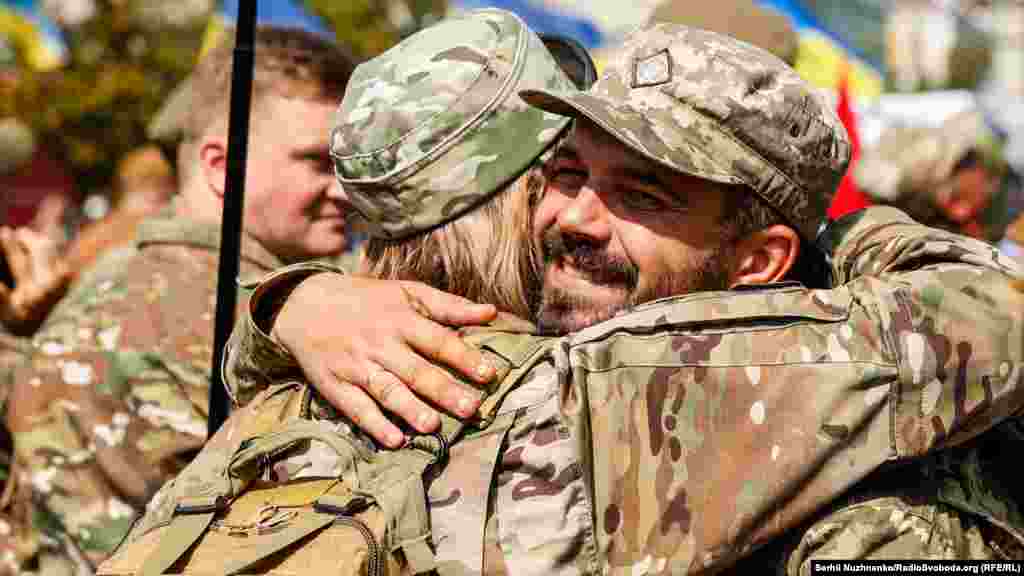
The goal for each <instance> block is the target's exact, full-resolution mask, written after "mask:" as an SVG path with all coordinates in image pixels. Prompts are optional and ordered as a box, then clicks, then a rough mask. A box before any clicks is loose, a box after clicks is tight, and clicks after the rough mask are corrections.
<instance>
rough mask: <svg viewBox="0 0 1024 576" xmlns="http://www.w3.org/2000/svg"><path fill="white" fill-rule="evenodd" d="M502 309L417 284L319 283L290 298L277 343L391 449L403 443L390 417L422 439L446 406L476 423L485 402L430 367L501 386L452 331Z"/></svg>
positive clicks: (331, 279)
mask: <svg viewBox="0 0 1024 576" xmlns="http://www.w3.org/2000/svg"><path fill="white" fill-rule="evenodd" d="M496 314H497V310H496V309H495V308H494V306H491V305H484V304H476V303H474V302H471V301H469V300H466V299H465V298H461V297H458V296H453V295H451V294H448V293H446V292H441V291H439V290H436V289H434V288H431V287H430V286H427V285H425V284H421V283H418V282H402V281H393V280H375V279H369V278H358V277H353V276H343V275H340V274H329V273H327V274H316V275H314V276H311V277H309V278H307V279H305V280H303V281H302V283H300V284H299V285H298V286H297V287H296V288H295V290H294V291H293V292H292V293H291V295H289V297H288V299H287V300H286V302H285V304H284V305H283V306H282V308H281V310H280V312H279V313H278V315H277V318H276V320H275V321H274V325H273V328H272V330H271V335H272V336H273V337H274V338H275V339H276V340H277V341H278V342H280V343H281V344H282V345H283V346H284V347H285V348H287V349H288V350H289V351H290V352H291V353H292V354H294V355H295V358H296V359H297V360H298V363H299V365H300V366H301V367H302V369H303V371H304V372H305V374H306V377H307V378H309V380H310V381H311V382H312V383H313V385H314V386H315V387H316V388H317V390H319V391H320V393H321V394H323V396H324V397H325V398H326V399H327V400H328V401H329V402H330V403H331V404H333V405H334V406H335V407H336V408H338V409H339V410H340V411H341V412H342V413H343V414H345V415H346V416H347V417H349V418H350V419H351V420H352V421H353V422H355V423H356V424H357V425H358V426H359V427H360V428H362V429H363V430H364V431H365V432H367V433H368V434H370V435H371V436H373V437H374V438H376V439H377V441H379V442H381V443H383V444H384V445H386V446H391V447H396V446H399V445H401V443H402V442H404V440H405V438H404V435H403V434H402V432H401V430H400V429H399V428H398V427H397V426H395V424H394V423H392V422H391V421H390V420H388V418H387V417H385V416H384V413H383V412H382V410H381V409H382V408H383V409H384V410H387V411H389V412H391V413H393V414H396V415H397V416H398V417H400V418H402V419H403V420H405V421H406V422H408V423H409V424H410V425H411V426H412V427H413V428H415V429H416V430H418V431H420V432H432V431H433V430H435V429H436V428H437V427H438V425H439V424H440V420H439V416H438V412H437V411H436V409H435V408H434V407H435V406H436V407H440V408H441V409H444V410H446V411H448V412H449V413H451V414H454V415H456V416H460V417H466V416H470V415H472V414H473V413H474V412H475V411H476V409H477V408H478V407H479V404H480V394H479V393H478V392H477V391H476V390H473V389H471V388H469V387H467V386H465V385H463V384H461V383H459V382H458V381H456V380H455V379H454V378H453V377H452V376H451V375H450V374H448V373H447V372H446V371H445V370H444V369H442V368H440V367H438V366H436V365H434V364H432V363H431V360H433V361H436V362H438V363H439V364H442V365H444V366H447V367H449V368H451V369H452V370H453V371H455V372H456V373H458V374H462V375H464V376H466V377H467V378H468V379H470V380H471V381H474V382H477V383H480V384H486V383H488V382H490V381H491V380H493V378H494V377H495V372H494V368H493V367H492V366H491V365H490V364H489V363H487V361H486V360H485V359H484V357H483V355H482V354H481V353H480V352H479V351H478V350H476V349H475V348H473V347H472V346H469V345H467V344H466V343H465V342H463V341H462V339H461V338H460V337H459V336H458V335H457V334H456V332H455V331H454V330H452V329H451V328H448V327H447V326H468V325H477V324H483V323H486V322H489V321H491V320H493V319H494V317H495V315H496Z"/></svg>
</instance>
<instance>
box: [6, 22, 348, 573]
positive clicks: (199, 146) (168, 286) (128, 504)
mask: <svg viewBox="0 0 1024 576" xmlns="http://www.w3.org/2000/svg"><path fill="white" fill-rule="evenodd" d="M224 38H225V41H223V42H221V43H220V44H219V45H217V46H216V47H214V48H213V49H212V50H211V51H210V52H209V53H208V54H207V55H206V56H205V57H204V58H203V59H202V60H201V61H200V63H199V64H198V65H197V67H196V69H195V71H194V78H195V79H196V81H195V82H194V83H193V84H192V94H191V103H190V106H189V107H188V114H187V116H186V117H185V118H184V122H183V124H182V128H183V139H182V142H181V144H180V145H179V146H178V149H177V161H178V176H179V179H180V180H179V182H180V190H179V194H178V195H177V196H176V197H175V198H174V202H173V204H172V205H171V206H170V207H169V208H168V209H167V210H166V211H163V212H161V213H160V214H159V215H158V216H156V217H154V218H150V219H148V220H145V221H144V222H143V223H142V224H141V225H140V226H139V228H138V232H137V235H136V237H135V242H134V246H133V249H132V250H128V251H121V250H119V251H114V252H112V253H110V254H108V256H107V257H105V258H101V259H100V261H98V262H97V263H96V269H95V270H93V271H92V272H90V274H89V276H88V281H87V282H83V283H79V284H77V285H76V286H75V287H74V288H73V289H72V290H71V292H70V293H69V294H68V296H67V297H66V298H65V299H64V300H63V301H62V302H61V303H60V304H59V305H58V307H57V308H56V309H55V310H54V312H53V313H52V314H51V316H50V318H49V319H48V320H47V322H46V324H45V325H44V326H43V327H42V328H41V330H40V331H39V332H38V333H37V334H36V337H35V339H34V341H33V353H32V357H31V358H30V360H29V361H26V362H25V363H24V364H22V365H20V366H18V367H17V368H16V369H15V375H14V382H15V384H14V387H13V389H12V392H11V394H12V396H11V397H12V401H11V402H10V403H9V405H8V411H7V423H8V426H9V428H10V430H11V433H12V435H13V437H14V446H15V454H16V457H17V465H18V467H19V473H18V475H17V477H16V480H17V481H18V482H19V484H22V485H24V486H27V487H31V492H32V497H33V500H34V502H35V503H36V504H38V506H39V511H38V513H36V514H34V515H33V517H34V522H35V524H34V526H33V527H34V528H35V529H37V530H39V531H40V532H41V533H42V534H43V540H41V541H42V542H45V543H46V546H45V547H44V549H43V550H41V551H40V554H39V556H38V561H39V563H40V566H44V565H47V566H49V567H50V568H51V569H55V567H59V566H64V567H65V568H66V569H71V568H73V566H68V564H69V563H70V564H72V565H77V566H78V567H79V568H80V569H83V570H86V571H89V570H91V569H92V566H94V565H95V562H97V561H98V560H100V559H102V558H104V557H105V556H106V555H107V554H108V553H109V551H110V550H111V549H112V548H113V546H115V545H116V544H117V543H118V542H119V541H120V539H121V538H122V537H123V536H124V534H125V533H126V532H127V529H128V527H129V525H130V524H131V522H132V519H133V518H134V516H135V513H136V512H137V511H139V510H141V508H142V507H143V506H144V505H145V503H146V502H147V501H148V499H149V497H150V496H151V495H152V493H153V492H154V491H155V490H156V489H157V488H158V487H159V486H160V485H161V484H162V483H163V482H164V481H165V480H166V479H167V478H169V477H171V476H172V475H173V474H175V473H176V472H177V471H178V470H179V469H180V468H181V467H182V466H183V465H184V464H185V463H187V462H188V461H189V459H190V457H191V455H192V453H193V452H194V451H195V450H197V449H198V448H199V447H200V446H202V444H203V442H204V440H205V438H206V412H207V406H208V393H209V380H208V378H209V374H210V360H211V357H212V340H213V318H214V306H215V294H216V287H217V265H218V249H219V241H220V227H219V224H220V221H221V213H222V204H223V196H224V193H225V186H226V182H225V176H226V171H227V130H228V115H229V110H228V107H229V100H230V98H229V97H230V92H231V90H230V82H231V77H232V74H231V69H232V49H233V42H231V41H230V40H231V39H233V38H234V35H233V34H227V35H225V37H224ZM255 51H256V52H255V72H254V80H253V97H252V106H253V113H252V122H251V124H250V136H249V152H248V170H247V173H246V178H247V180H246V188H245V190H246V202H245V209H246V210H245V214H244V224H245V232H244V234H243V238H242V250H241V255H240V257H241V274H242V275H243V277H245V276H252V275H254V274H261V273H263V272H265V271H267V270H270V269H272V268H274V267H277V266H280V265H282V264H284V263H287V262H294V261H298V260H302V259H309V258H319V257H333V256H335V255H337V254H339V253H341V252H342V250H343V249H344V248H345V246H346V236H345V224H346V216H347V213H348V204H347V201H346V198H345V197H344V195H343V192H342V190H341V188H340V186H339V185H338V183H337V181H336V180H335V178H334V173H333V165H332V163H331V161H330V156H329V154H328V134H329V130H330V127H331V120H332V118H333V114H334V111H335V108H336V106H337V103H338V101H339V100H340V99H341V97H342V95H343V94H344V88H345V85H346V83H347V81H348V78H349V76H350V74H351V71H352V69H353V67H354V62H353V61H352V60H351V59H350V58H349V57H348V56H347V55H346V54H345V53H343V51H342V50H340V49H339V48H338V47H337V46H335V45H334V44H331V43H330V42H328V41H325V40H323V39H321V38H319V37H317V36H315V35H313V34H311V33H308V32H305V31H301V30H297V29H286V28H276V27H262V28H259V29H258V30H257V33H256V41H255ZM240 305H244V299H241V300H240Z"/></svg>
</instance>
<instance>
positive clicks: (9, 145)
mask: <svg viewBox="0 0 1024 576" xmlns="http://www.w3.org/2000/svg"><path fill="white" fill-rule="evenodd" d="M35 153H36V139H35V136H33V135H32V131H31V130H29V128H28V126H26V125H25V124H24V123H22V122H21V121H20V120H18V119H16V118H2V119H0V175H2V174H11V173H13V172H16V171H17V170H18V169H19V168H21V167H22V166H23V165H24V164H25V163H26V162H28V161H29V160H31V159H32V155H33V154H35Z"/></svg>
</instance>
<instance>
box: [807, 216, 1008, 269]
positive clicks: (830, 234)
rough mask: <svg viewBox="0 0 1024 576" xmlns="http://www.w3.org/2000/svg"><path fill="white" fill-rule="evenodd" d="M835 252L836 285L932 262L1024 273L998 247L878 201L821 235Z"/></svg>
mask: <svg viewBox="0 0 1024 576" xmlns="http://www.w3.org/2000/svg"><path fill="white" fill-rule="evenodd" d="M820 242H821V244H822V245H823V248H825V250H826V252H828V253H830V254H831V255H832V267H833V274H834V276H835V279H836V284H837V285H841V284H846V283H848V282H850V281H853V280H855V279H857V278H861V277H865V276H878V275H881V274H887V273H898V272H902V271H909V270H913V269H915V268H920V267H923V266H927V265H931V264H943V263H945V264H962V265H968V266H974V267H978V268H986V269H990V270H994V271H997V272H1001V273H1003V274H1006V275H1008V276H1014V277H1017V278H1021V277H1022V272H1021V268H1020V266H1019V264H1018V263H1017V262H1016V261H1015V260H1013V259H1012V258H1009V257H1008V256H1006V255H1005V254H1003V253H1002V252H1000V251H999V250H998V249H997V248H996V247H995V246H993V245H991V244H988V243H986V242H982V241H980V240H975V239H972V238H967V237H965V236H960V235H957V234H953V233H951V232H946V231H944V230H939V229H937V228H929V227H927V226H923V225H921V224H918V223H917V222H915V221H914V220H912V219H911V218H910V217H909V216H907V215H906V214H905V213H904V212H901V211H900V210H898V209H896V208H892V207H888V206H877V207H872V208H868V209H865V210H861V211H859V212H855V213H853V214H849V215H847V216H845V217H843V218H841V219H840V220H838V221H837V222H835V223H833V224H832V225H831V226H830V227H829V229H828V231H827V232H826V233H825V234H824V235H823V237H822V238H821V240H820Z"/></svg>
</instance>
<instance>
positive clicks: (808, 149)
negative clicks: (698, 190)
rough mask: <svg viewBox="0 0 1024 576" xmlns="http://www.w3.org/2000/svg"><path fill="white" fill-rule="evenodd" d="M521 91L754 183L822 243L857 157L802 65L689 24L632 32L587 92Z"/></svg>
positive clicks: (681, 160) (648, 146)
mask: <svg viewBox="0 0 1024 576" xmlns="http://www.w3.org/2000/svg"><path fill="white" fill-rule="evenodd" d="M521 95H522V96H523V98H524V99H525V100H526V101H527V102H530V103H531V104H534V105H535V106H538V107H540V108H542V109H544V110H548V111H551V112H556V113H559V114H565V115H568V116H578V115H582V116H584V117H586V118H589V119H590V120H592V121H594V122H595V123H596V124H597V125H598V126H600V127H601V128H603V129H604V130H607V131H608V132H609V133H611V134H612V135H613V136H615V137H616V138H617V139H618V140H619V141H621V142H622V143H623V144H625V145H626V146H628V147H630V148H632V149H634V150H636V151H637V152H639V153H641V154H643V155H645V156H646V157H648V158H650V159H652V160H654V161H656V162H660V163H661V164H664V165H665V166H668V167H669V168H671V169H673V170H677V171H679V172H683V173H685V174H690V175H692V176H696V177H699V178H704V179H707V180H712V181H715V182H722V183H729V184H743V185H746V186H748V187H749V188H751V189H752V190H754V191H755V192H756V193H757V194H758V195H760V196H761V197H762V198H764V199H765V200H766V201H767V202H768V203H769V204H770V205H771V206H773V207H774V208H775V209H776V210H777V211H778V212H779V213H780V214H781V215H782V216H783V217H785V218H786V220H787V221H788V222H789V223H790V224H791V225H792V226H793V227H794V228H795V229H796V230H797V231H798V232H800V233H801V234H802V235H803V236H804V237H805V239H807V240H810V241H813V240H814V238H815V237H816V236H817V232H818V228H819V227H820V226H821V225H822V223H824V221H825V213H826V210H827V209H828V206H829V204H830V203H831V200H832V196H833V195H834V193H835V190H836V187H837V186H838V184H839V181H840V180H841V179H842V176H843V174H844V173H845V171H846V166H847V164H848V163H849V158H850V143H849V139H848V137H847V134H846V130H844V129H843V126H842V124H841V123H840V122H839V118H838V117H837V116H836V114H835V113H834V112H833V111H832V109H831V107H830V106H829V104H828V103H827V101H826V99H825V98H824V96H823V95H821V94H820V93H818V92H817V91H816V90H815V89H814V88H812V87H810V86H809V85H808V84H807V82H805V81H804V80H803V79H801V78H800V76H799V75H797V73H796V72H795V71H794V70H793V69H792V68H790V67H789V66H787V65H786V64H785V63H784V62H782V61H781V60H779V59H778V58H776V57H775V56H772V55H771V54H769V53H768V52H766V51H764V50H762V49H760V48H756V47H754V46H752V45H750V44H747V43H745V42H742V41H740V40H736V39H734V38H731V37H728V36H723V35H720V34H716V33H713V32H709V31H706V30H701V29H697V28H688V27H686V26H682V25H679V24H671V23H653V24H649V25H648V26H646V27H644V28H641V29H640V30H638V31H637V32H634V33H632V34H631V35H630V36H629V37H627V38H626V40H625V43H624V45H623V46H622V48H620V49H619V50H616V51H615V52H614V54H613V55H612V58H611V60H610V62H609V64H608V65H607V66H606V67H605V68H604V71H603V74H602V76H601V78H600V79H598V81H597V83H596V84H594V86H593V87H592V88H591V89H590V90H588V91H586V92H579V91H569V92H559V91H557V90H543V91H539V90H532V91H526V92H522V93H521Z"/></svg>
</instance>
